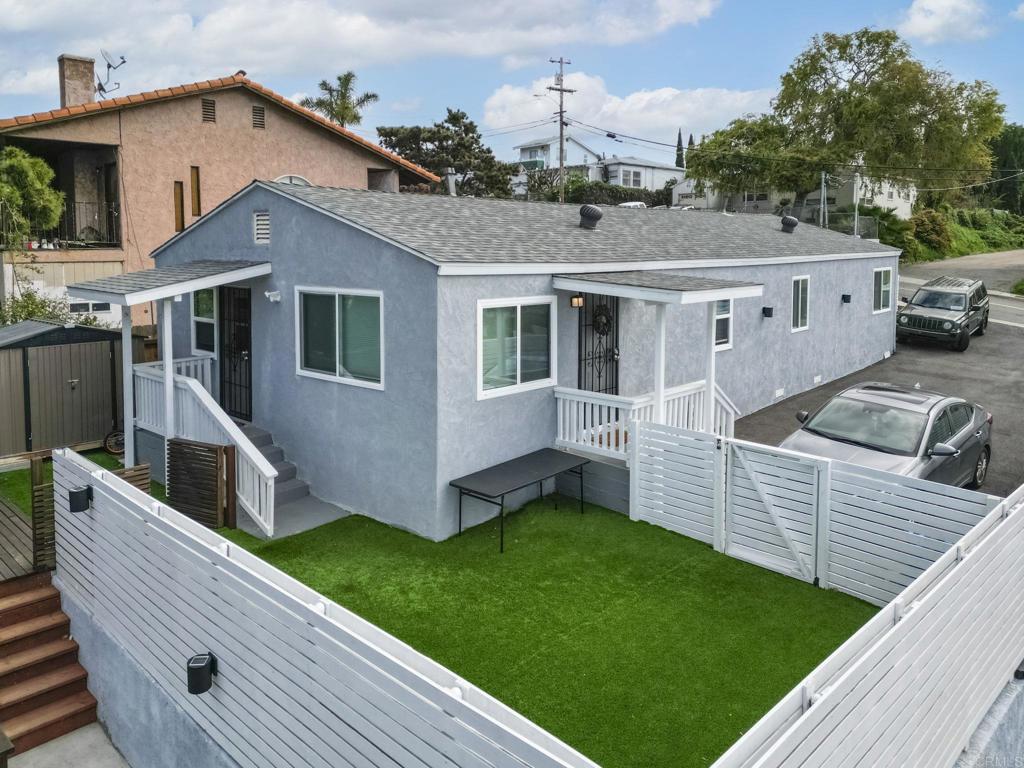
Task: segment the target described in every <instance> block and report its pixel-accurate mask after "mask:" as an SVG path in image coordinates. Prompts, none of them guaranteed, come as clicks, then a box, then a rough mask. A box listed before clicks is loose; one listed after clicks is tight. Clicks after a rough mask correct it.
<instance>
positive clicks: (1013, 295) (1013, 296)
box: [899, 275, 1024, 301]
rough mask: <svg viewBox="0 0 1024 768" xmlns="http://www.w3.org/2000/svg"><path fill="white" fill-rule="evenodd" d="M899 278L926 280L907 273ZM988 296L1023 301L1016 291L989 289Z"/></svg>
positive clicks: (914, 283)
mask: <svg viewBox="0 0 1024 768" xmlns="http://www.w3.org/2000/svg"><path fill="white" fill-rule="evenodd" d="M899 277H900V280H902V281H904V282H907V283H910V284H912V285H924V284H925V283H927V282H928V281H927V280H922V279H921V278H919V277H908V276H907V275H900V276H899ZM988 295H989V296H998V297H999V298H1001V299H1016V300H1017V301H1024V296H1018V295H1017V294H1016V293H1007V292H1006V291H989V292H988Z"/></svg>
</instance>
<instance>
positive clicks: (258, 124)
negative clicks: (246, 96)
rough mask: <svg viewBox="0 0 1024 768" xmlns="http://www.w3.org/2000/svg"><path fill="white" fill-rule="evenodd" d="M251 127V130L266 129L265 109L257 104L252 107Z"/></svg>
mask: <svg viewBox="0 0 1024 768" xmlns="http://www.w3.org/2000/svg"><path fill="white" fill-rule="evenodd" d="M252 127H253V128H266V127H267V108H266V107H264V106H261V105H258V104H253V106H252Z"/></svg>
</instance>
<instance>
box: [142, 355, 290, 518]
mask: <svg viewBox="0 0 1024 768" xmlns="http://www.w3.org/2000/svg"><path fill="white" fill-rule="evenodd" d="M177 363H178V361H177V360H175V368H177V367H178V366H177ZM174 421H175V425H174V436H175V437H182V438H185V439H186V440H199V441H201V442H206V443H218V444H222V445H228V444H230V445H234V446H235V483H236V499H237V502H238V503H239V504H240V505H241V507H242V508H243V509H244V510H245V511H246V512H247V513H248V514H249V515H250V516H251V517H252V519H253V520H255V521H256V524H257V525H259V527H260V528H261V529H262V530H263V532H264V533H266V534H267V535H268V536H272V535H273V534H274V478H276V477H277V470H276V469H274V467H273V465H271V463H270V462H269V461H268V460H267V458H266V457H265V456H264V455H263V454H262V453H260V451H259V449H258V448H257V447H256V446H254V445H253V444H252V442H251V441H250V440H249V438H247V437H246V436H245V435H244V434H243V433H242V430H241V429H239V427H238V425H237V424H235V422H234V421H232V420H231V417H230V416H228V415H227V414H226V413H225V412H224V411H223V410H221V407H220V406H219V405H218V404H217V402H216V401H215V400H214V399H213V396H212V395H211V394H210V393H209V392H208V391H207V390H206V389H205V388H204V387H203V386H202V384H201V383H200V382H199V380H198V379H195V378H192V377H189V376H183V375H180V374H176V375H175V377H174ZM135 423H136V425H137V426H139V427H141V428H142V429H147V430H149V431H151V432H156V433H157V434H160V435H165V434H166V432H165V430H164V378H163V370H162V366H161V369H160V370H156V369H154V367H153V366H152V365H136V366H135Z"/></svg>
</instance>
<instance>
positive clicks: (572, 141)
mask: <svg viewBox="0 0 1024 768" xmlns="http://www.w3.org/2000/svg"><path fill="white" fill-rule="evenodd" d="M512 149H514V150H517V151H518V152H519V157H518V158H517V162H519V164H520V165H522V166H523V168H525V169H526V170H528V171H538V170H541V169H544V168H557V167H558V136H557V135H556V136H550V137H548V138H544V139H531V140H530V141H528V142H526V143H525V144H519V145H517V146H515V147H512ZM600 158H601V153H600V152H598V151H597V150H595V149H592V148H590V147H588V146H587V145H586V144H584V143H583V142H582V141H580V140H579V139H577V138H576V137H575V136H574V135H573V134H571V133H569V132H568V131H566V134H565V164H566V165H567V166H568V165H590V164H591V163H593V162H594V161H596V160H599V159H600Z"/></svg>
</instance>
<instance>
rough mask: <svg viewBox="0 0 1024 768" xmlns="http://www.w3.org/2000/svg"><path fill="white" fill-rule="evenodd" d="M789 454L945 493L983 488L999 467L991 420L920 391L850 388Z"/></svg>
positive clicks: (806, 417) (806, 422)
mask: <svg viewBox="0 0 1024 768" xmlns="http://www.w3.org/2000/svg"><path fill="white" fill-rule="evenodd" d="M796 416H797V419H798V420H799V421H800V422H802V423H803V426H802V427H801V428H800V429H798V430H797V431H796V432H794V433H793V434H792V435H790V436H789V437H787V438H786V439H785V440H783V441H782V443H781V447H782V448H789V449H791V450H794V451H801V452H803V453H810V454H813V455H815V456H823V457H825V458H829V459H837V460H839V461H846V462H849V463H851V464H859V465H861V466H865V467H873V468H875V469H881V470H885V471H886V472H894V473H896V474H899V475H906V476H907V477H917V478H921V479H923V480H932V481H934V482H937V483H944V484H946V485H956V486H967V487H969V488H979V487H981V485H982V484H983V483H984V482H985V477H986V475H987V474H988V467H989V462H990V461H991V459H992V443H991V438H992V414H991V413H989V412H987V411H986V410H985V409H984V408H983V407H982V406H980V405H978V404H977V403H971V402H968V401H966V400H964V399H963V398H959V397H949V396H948V395H943V394H941V393H939V392H930V391H928V390H924V389H919V388H917V387H904V386H899V385H896V384H882V383H875V382H872V383H867V384H858V385H857V386H854V387H850V388H849V389H846V390H844V391H842V392H840V393H839V394H838V395H836V396H835V397H833V398H832V399H831V400H829V401H828V402H827V403H825V404H824V405H823V406H821V408H819V409H818V410H817V411H815V412H814V413H812V414H809V413H808V412H807V411H800V412H799V413H797V415H796Z"/></svg>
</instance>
